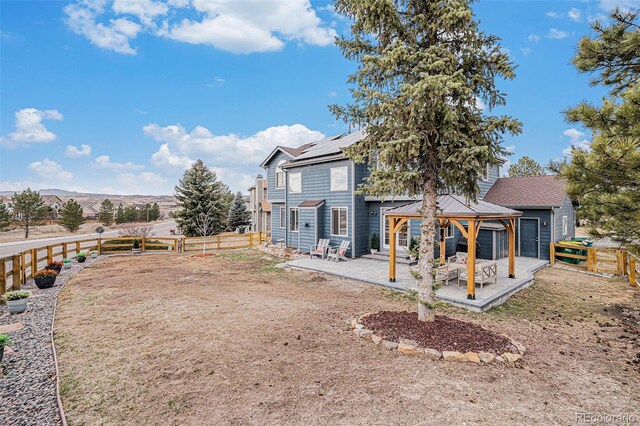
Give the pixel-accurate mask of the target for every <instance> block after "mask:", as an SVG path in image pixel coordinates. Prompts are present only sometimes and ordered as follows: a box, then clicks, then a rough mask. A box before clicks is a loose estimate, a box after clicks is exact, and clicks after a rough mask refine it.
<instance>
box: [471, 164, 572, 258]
mask: <svg viewBox="0 0 640 426" xmlns="http://www.w3.org/2000/svg"><path fill="white" fill-rule="evenodd" d="M484 200H485V201H488V202H490V203H493V204H499V205H501V206H504V207H509V208H512V209H515V210H519V211H521V212H522V216H521V217H520V218H519V219H518V223H517V227H516V254H517V255H518V256H525V257H538V258H541V259H549V244H550V243H551V242H558V241H562V240H566V239H569V238H573V237H575V231H576V230H575V224H576V217H575V214H576V213H575V206H574V204H573V202H572V201H571V198H569V196H568V195H567V191H566V182H565V181H564V180H562V179H559V178H557V177H556V176H554V175H544V176H522V177H511V178H500V179H498V180H497V181H496V182H495V183H494V185H493V186H492V187H491V189H489V191H488V192H487V194H486V195H485V197H484ZM480 238H481V236H479V237H478V240H479V241H480ZM493 241H497V244H498V246H499V245H500V238H498V239H493ZM486 243H488V241H486ZM486 245H487V246H488V245H489V244H486ZM500 250H502V249H501V248H500V247H498V251H500Z"/></svg>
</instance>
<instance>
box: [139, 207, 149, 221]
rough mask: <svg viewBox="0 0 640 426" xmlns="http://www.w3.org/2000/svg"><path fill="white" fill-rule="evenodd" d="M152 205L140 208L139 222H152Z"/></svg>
mask: <svg viewBox="0 0 640 426" xmlns="http://www.w3.org/2000/svg"><path fill="white" fill-rule="evenodd" d="M150 214H151V204H150V203H147V204H145V205H144V207H140V210H139V211H138V221H139V222H149V221H151V217H150Z"/></svg>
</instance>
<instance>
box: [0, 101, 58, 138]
mask: <svg viewBox="0 0 640 426" xmlns="http://www.w3.org/2000/svg"><path fill="white" fill-rule="evenodd" d="M15 115H16V121H15V127H16V128H15V131H13V132H12V133H10V134H9V136H8V137H2V138H0V143H1V144H2V145H3V146H7V147H15V146H19V145H21V146H29V145H31V144H34V143H49V142H53V141H54V140H56V135H55V133H53V132H51V131H49V130H47V128H46V127H45V126H44V124H42V120H62V118H63V117H62V114H61V113H60V112H58V111H57V110H55V109H47V110H44V111H41V110H38V109H35V108H24V109H21V110H18V111H16V113H15Z"/></svg>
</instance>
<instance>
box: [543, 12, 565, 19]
mask: <svg viewBox="0 0 640 426" xmlns="http://www.w3.org/2000/svg"><path fill="white" fill-rule="evenodd" d="M545 15H547V16H548V17H549V18H553V19H558V18H562V13H558V12H547V13H545Z"/></svg>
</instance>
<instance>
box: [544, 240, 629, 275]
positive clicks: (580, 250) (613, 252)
mask: <svg viewBox="0 0 640 426" xmlns="http://www.w3.org/2000/svg"><path fill="white" fill-rule="evenodd" d="M566 249H571V252H567V251H566ZM549 250H550V259H551V264H552V265H554V264H555V262H556V261H561V262H563V263H565V265H567V266H571V267H575V268H576V269H578V270H584V269H585V268H586V270H587V271H588V272H595V273H605V274H613V275H620V276H628V277H629V284H630V285H639V284H638V281H637V277H639V276H640V273H639V272H638V270H637V269H636V268H638V267H640V261H639V260H638V258H637V257H636V256H634V255H633V254H631V253H629V252H628V251H627V249H625V248H613V247H585V246H579V245H575V244H567V243H551V244H550V247H549ZM563 258H564V259H563ZM567 259H569V260H567ZM571 259H576V260H577V261H578V262H577V263H570V262H571ZM582 262H585V264H584V265H582Z"/></svg>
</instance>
